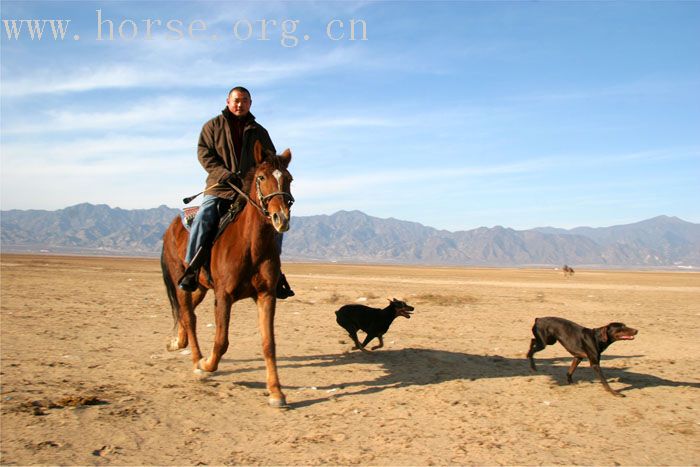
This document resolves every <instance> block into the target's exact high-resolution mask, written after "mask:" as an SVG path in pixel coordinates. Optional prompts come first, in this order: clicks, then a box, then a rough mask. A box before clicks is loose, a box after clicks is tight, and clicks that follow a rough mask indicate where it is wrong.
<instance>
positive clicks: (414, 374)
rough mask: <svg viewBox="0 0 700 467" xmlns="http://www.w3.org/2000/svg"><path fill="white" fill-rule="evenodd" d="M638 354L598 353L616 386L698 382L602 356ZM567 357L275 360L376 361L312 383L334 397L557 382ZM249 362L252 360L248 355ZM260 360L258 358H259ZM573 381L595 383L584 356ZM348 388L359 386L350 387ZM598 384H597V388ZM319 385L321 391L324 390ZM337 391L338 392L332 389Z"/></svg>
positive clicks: (289, 361) (358, 355)
mask: <svg viewBox="0 0 700 467" xmlns="http://www.w3.org/2000/svg"><path fill="white" fill-rule="evenodd" d="M640 357H643V355H632V356H629V355H627V356H615V355H603V356H602V359H601V360H602V362H601V363H602V365H601V367H602V369H603V374H604V375H605V376H606V378H607V379H608V381H610V380H616V379H617V380H619V382H622V383H624V384H625V385H626V386H625V387H623V388H620V389H619V390H620V391H621V392H625V391H631V390H633V389H643V388H648V387H657V386H668V387H680V386H685V387H693V388H700V383H695V382H684V381H673V380H668V379H664V378H661V377H658V376H654V375H649V374H645V373H637V372H634V371H630V370H629V368H628V367H622V368H620V367H618V368H611V367H606V365H605V362H606V361H610V360H613V359H616V358H624V359H630V358H640ZM571 360H572V358H571V357H555V358H537V357H536V358H535V361H536V363H537V369H538V372H537V373H532V372H531V371H530V367H529V363H528V360H527V359H526V358H509V357H503V356H499V355H473V354H467V353H461V352H451V351H445V350H433V349H418V348H406V349H397V350H380V351H376V352H372V353H371V354H366V353H362V352H359V351H353V352H346V353H339V354H326V355H305V356H292V357H280V358H278V360H277V363H278V366H279V367H280V368H285V369H293V368H310V367H311V368H326V367H338V366H340V367H342V366H343V365H353V366H354V367H353V371H349V372H348V373H347V375H349V376H356V375H366V376H369V375H376V374H377V371H376V365H380V366H381V369H382V370H383V372H382V374H381V375H380V376H377V377H372V378H369V379H367V378H363V379H355V380H353V379H347V380H344V381H340V380H339V381H337V383H335V384H333V385H330V386H317V387H315V388H316V389H318V390H322V391H323V390H325V391H331V390H332V391H334V395H333V397H336V398H343V397H348V396H359V395H365V394H373V393H377V392H381V391H384V390H386V389H390V388H402V387H410V386H426V385H433V384H440V383H443V382H447V381H455V380H470V381H476V380H480V379H488V378H508V377H510V378H517V377H531V376H534V375H547V376H549V377H550V378H552V379H554V380H555V381H557V382H558V383H559V384H561V385H566V384H567V383H566V369H567V367H568V365H569V364H570V363H571ZM236 361H237V362H242V360H235V359H234V360H232V362H236ZM247 361H248V362H252V361H253V360H247ZM258 361H259V360H258ZM363 364H366V365H367V366H368V370H369V368H372V369H373V370H374V371H371V372H369V371H368V372H367V373H363V372H360V371H357V365H363ZM260 369H261V368H247V369H239V370H233V371H230V372H222V373H232V374H241V373H245V372H249V371H259V370H260ZM574 379H575V381H577V380H578V381H595V382H596V384H600V383H599V382H598V380H597V378H596V376H595V374H594V373H593V371H592V370H591V368H590V367H589V366H588V361H587V360H586V361H584V362H582V363H581V366H579V368H578V370H577V372H576V374H575V375H574ZM236 384H240V385H243V386H247V387H254V388H264V383H260V382H238V383H236ZM284 387H285V388H287V389H291V390H298V389H302V388H300V387H294V386H287V385H285V386H284ZM352 388H361V389H357V390H352ZM601 390H602V388H601ZM325 391H324V392H325ZM336 391H337V392H336ZM328 400H329V399H328V397H327V396H326V397H320V398H317V399H310V400H303V401H298V402H296V403H292V404H291V407H292V408H294V407H305V406H309V405H313V404H316V403H319V402H327V401H328Z"/></svg>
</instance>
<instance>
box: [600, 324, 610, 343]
mask: <svg viewBox="0 0 700 467" xmlns="http://www.w3.org/2000/svg"><path fill="white" fill-rule="evenodd" d="M609 326H610V325H609V324H608V325H607V326H603V327H602V328H598V338H599V339H600V342H607V341H608V327H609Z"/></svg>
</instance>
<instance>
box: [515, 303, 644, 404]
mask: <svg viewBox="0 0 700 467" xmlns="http://www.w3.org/2000/svg"><path fill="white" fill-rule="evenodd" d="M532 334H533V335H534V336H535V337H534V338H533V339H532V341H531V342H530V351H529V352H528V353H527V358H528V359H529V360H530V368H532V371H537V369H536V368H535V359H534V358H533V355H534V354H535V352H539V351H540V350H542V349H544V348H545V347H546V346H548V345H553V344H555V343H556V342H557V341H559V342H560V343H561V345H563V346H564V348H565V349H566V350H568V351H569V353H570V354H571V355H573V356H574V361H573V362H571V366H570V367H569V371H567V372H566V381H567V382H568V383H569V384H571V383H572V382H573V379H572V375H573V374H574V371H576V367H577V366H578V364H579V363H581V360H582V359H584V358H587V359H588V361H589V362H590V363H591V367H592V368H593V371H595V373H596V374H597V375H598V378H600V381H601V383H603V386H605V389H607V390H608V391H609V392H611V393H612V394H614V395H616V396H622V397H624V394H620V393H619V392H618V391H614V390H613V389H612V388H611V387H610V386H609V385H608V382H607V381H606V379H605V377H604V376H603V373H602V372H601V371H600V354H601V353H602V352H603V351H604V350H605V349H607V348H608V346H609V345H610V344H612V343H613V342H615V341H618V340H632V339H634V336H635V335H636V334H637V330H636V329H632V328H628V327H627V326H625V325H624V324H622V323H610V324H608V325H607V326H603V327H601V328H596V329H588V328H584V327H583V326H580V325H578V324H576V323H574V322H572V321H569V320H567V319H563V318H554V317H549V318H535V325H534V326H533V327H532Z"/></svg>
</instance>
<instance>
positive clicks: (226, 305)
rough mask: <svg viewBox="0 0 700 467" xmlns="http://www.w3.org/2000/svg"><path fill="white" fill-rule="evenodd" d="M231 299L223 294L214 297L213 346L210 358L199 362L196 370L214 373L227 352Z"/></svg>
mask: <svg viewBox="0 0 700 467" xmlns="http://www.w3.org/2000/svg"><path fill="white" fill-rule="evenodd" d="M232 303H233V298H232V297H231V296H230V295H228V294H227V293H225V292H222V293H220V294H218V293H217V295H216V308H215V310H214V320H215V323H216V333H215V335H214V345H213V347H212V349H211V356H210V357H209V359H207V360H201V361H200V362H199V364H198V368H199V369H201V370H203V371H209V372H211V371H216V369H217V368H218V367H219V362H220V361H221V357H222V356H223V355H224V354H225V353H226V351H227V350H228V326H229V322H230V318H231V304H232Z"/></svg>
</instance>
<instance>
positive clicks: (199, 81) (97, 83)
mask: <svg viewBox="0 0 700 467" xmlns="http://www.w3.org/2000/svg"><path fill="white" fill-rule="evenodd" d="M356 58H357V52H356V51H355V50H353V49H350V50H344V49H343V48H341V47H338V48H334V49H331V50H329V51H326V52H324V53H319V54H314V55H311V54H307V55H305V56H302V57H298V56H295V58H288V59H286V60H269V59H267V60H254V61H249V62H247V63H245V64H243V63H227V62H223V61H221V60H218V59H211V58H200V59H199V60H197V61H195V62H194V63H192V64H191V66H189V67H187V68H183V67H181V66H179V65H175V64H171V63H167V61H163V62H161V63H153V62H150V63H142V62H141V61H138V62H137V61H132V62H130V63H128V64H119V65H111V64H110V65H103V66H101V67H98V68H96V69H93V68H81V69H79V70H77V71H75V70H73V71H67V70H51V72H45V73H35V72H33V73H32V74H31V75H26V76H20V77H6V78H5V79H4V80H3V86H2V90H1V91H0V92H1V93H2V96H3V97H26V96H32V95H45V94H64V93H77V92H86V91H94V90H100V89H125V88H160V89H162V88H164V87H187V88H203V87H209V86H215V85H216V86H220V85H221V83H229V82H230V81H231V79H232V76H235V77H236V81H238V82H250V83H254V84H255V85H256V86H263V85H269V84H271V83H277V82H281V81H285V80H289V79H291V78H296V79H298V78H300V77H301V76H303V75H309V74H318V73H323V72H325V71H328V70H329V69H334V68H337V67H345V66H349V65H350V64H352V62H353V60H355V59H356Z"/></svg>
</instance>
